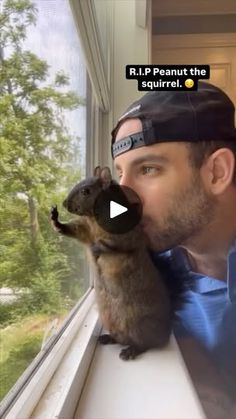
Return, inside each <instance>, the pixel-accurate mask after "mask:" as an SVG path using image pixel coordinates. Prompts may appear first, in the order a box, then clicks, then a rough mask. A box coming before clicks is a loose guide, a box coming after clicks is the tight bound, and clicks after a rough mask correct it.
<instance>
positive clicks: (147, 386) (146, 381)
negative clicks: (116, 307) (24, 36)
mask: <svg viewBox="0 0 236 419" xmlns="http://www.w3.org/2000/svg"><path fill="white" fill-rule="evenodd" d="M82 312H83V315H82ZM84 313H85V315H84ZM79 319H81V321H80V325H79V327H78V326H77V327H78V331H77V334H76V335H75V337H74V339H73V341H72V342H71V344H70V346H69V348H68V350H67V351H66V353H65V355H64V357H63V359H62V360H61V361H60V363H59V366H58V367H57V369H56V371H55V373H54V375H52V377H51V379H50V381H49V383H48V385H45V384H44V388H43V377H44V379H45V377H46V376H47V374H48V373H49V372H50V369H51V365H52V364H53V363H54V359H55V357H56V356H57V352H58V350H59V348H58V347H57V348H56V347H55V348H53V350H52V351H51V353H50V355H49V356H48V358H47V359H46V360H45V362H44V364H43V365H42V366H41V371H40V370H39V371H37V373H36V374H35V376H34V377H33V379H32V380H31V382H30V383H29V385H28V386H27V387H26V389H25V390H24V391H23V392H22V394H21V395H20V397H19V398H18V400H17V401H16V403H15V405H14V406H13V408H12V409H11V410H10V411H9V413H8V414H7V416H4V418H6V419H28V418H31V419H54V418H55V419H56V418H57V419H72V418H74V419H85V418H86V419H131V418H132V419H147V418H148V419H152V418H155V419H167V418H168V419H180V418H181V419H190V418H191V419H203V418H205V415H204V413H203V409H202V407H201V404H200V402H199V399H198V397H197V395H196V393H195V390H194V388H193V385H192V382H191V379H190V378H189V374H188V372H187V369H186V367H185V364H184V362H183V360H182V356H181V354H180V351H179V349H178V346H177V344H176V342H175V339H174V337H172V339H171V342H170V344H169V346H168V347H167V348H165V349H164V350H150V351H148V352H146V353H144V354H142V355H140V356H139V357H138V358H137V359H136V360H134V361H127V362H125V361H122V360H121V359H120V358H119V352H120V348H121V347H120V345H108V346H101V345H96V344H97V337H98V336H99V334H100V331H101V326H100V323H99V320H98V313H97V310H96V305H95V302H94V292H92V293H90V295H89V297H88V298H87V301H85V302H84V304H83V306H81V309H80V311H79V312H78V318H75V319H73V322H76V321H77V322H78V321H79ZM73 322H72V323H73ZM71 327H75V324H74V325H73V324H72V325H71ZM67 334H68V332H65V336H63V339H66V336H67ZM58 344H59V342H58ZM55 346H56V345H55ZM43 390H45V391H44V392H43Z"/></svg>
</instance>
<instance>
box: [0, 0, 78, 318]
mask: <svg viewBox="0 0 236 419" xmlns="http://www.w3.org/2000/svg"><path fill="white" fill-rule="evenodd" d="M36 16H37V10H36V8H35V6H34V4H33V2H31V1H30V0H3V3H2V13H1V14H0V233H1V243H0V287H2V286H8V287H12V288H14V289H21V288H24V289H27V293H26V294H25V295H23V296H22V298H21V300H19V301H18V303H17V304H16V305H15V306H13V307H15V311H14V313H15V314H14V313H13V310H10V309H9V310H8V309H6V308H3V307H2V308H1V312H0V323H1V321H2V322H3V323H4V324H5V323H6V315H7V313H8V314H9V322H11V321H13V320H14V319H15V318H16V317H19V316H24V315H26V314H27V313H33V312H36V311H37V312H38V311H41V312H43V313H55V312H60V310H62V307H63V302H64V300H65V299H68V301H71V300H72V299H73V298H75V299H76V298H78V296H79V295H80V294H81V289H82V288H81V282H80V280H79V279H80V277H81V276H82V277H83V278H84V272H83V269H84V268H83V265H84V254H83V251H82V250H81V247H77V248H76V249H75V247H74V245H72V244H71V242H69V241H67V240H66V239H63V238H59V237H58V236H57V234H56V233H55V232H54V231H53V229H52V227H51V225H50V219H49V212H50V208H51V206H52V205H53V204H56V203H57V204H58V203H60V202H62V201H63V199H64V197H65V195H66V194H67V192H68V189H69V187H71V185H72V184H73V183H76V182H78V180H79V179H80V177H81V172H80V166H79V164H80V156H79V155H78V151H77V150H78V145H79V139H78V138H75V137H73V136H72V135H70V133H69V130H68V127H67V126H66V125H65V122H64V114H65V112H68V111H72V110H74V109H76V108H78V106H82V105H84V104H85V101H84V99H83V98H80V97H78V95H77V94H76V93H75V92H73V91H70V90H68V85H69V77H68V76H67V75H66V74H64V72H63V71H62V70H61V71H59V72H58V73H57V74H55V77H54V82H53V83H50V84H49V83H48V82H47V80H48V71H49V66H48V64H47V63H46V62H45V61H43V60H41V59H40V58H38V57H37V56H36V55H35V54H34V53H32V52H31V51H27V50H25V49H24V39H25V38H26V36H27V28H28V26H30V25H31V24H35V23H36ZM63 215H64V217H66V214H63V212H62V216H63ZM76 251H77V253H76Z"/></svg>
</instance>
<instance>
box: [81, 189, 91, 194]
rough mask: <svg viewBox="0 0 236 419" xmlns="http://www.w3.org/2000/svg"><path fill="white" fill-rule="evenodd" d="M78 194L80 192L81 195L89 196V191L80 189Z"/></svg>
mask: <svg viewBox="0 0 236 419" xmlns="http://www.w3.org/2000/svg"><path fill="white" fill-rule="evenodd" d="M80 192H81V194H82V195H89V194H90V190H89V189H88V188H84V189H81V191H80Z"/></svg>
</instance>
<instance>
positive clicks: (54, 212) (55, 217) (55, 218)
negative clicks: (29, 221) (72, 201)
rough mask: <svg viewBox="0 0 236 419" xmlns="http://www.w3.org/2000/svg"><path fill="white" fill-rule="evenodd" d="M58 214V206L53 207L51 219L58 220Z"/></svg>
mask: <svg viewBox="0 0 236 419" xmlns="http://www.w3.org/2000/svg"><path fill="white" fill-rule="evenodd" d="M58 216H59V213H58V211H57V206H55V207H52V209H51V220H52V221H57V220H58Z"/></svg>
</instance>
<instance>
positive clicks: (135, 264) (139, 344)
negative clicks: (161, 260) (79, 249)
mask: <svg viewBox="0 0 236 419" xmlns="http://www.w3.org/2000/svg"><path fill="white" fill-rule="evenodd" d="M111 185H119V184H118V183H117V182H116V181H115V180H114V179H112V176H111V171H110V169H109V167H104V168H103V169H101V168H100V166H98V167H96V168H95V169H94V176H92V177H89V178H86V179H85V180H82V181H81V182H80V183H78V184H77V185H75V187H74V188H73V189H72V190H71V192H70V193H69V195H68V197H67V198H66V200H65V201H64V202H63V206H64V207H65V208H66V209H67V210H68V211H69V212H70V213H72V214H77V216H78V217H77V218H76V219H74V220H72V221H70V222H68V223H61V222H60V221H59V220H58V217H59V213H58V210H57V207H56V206H55V207H52V210H51V220H52V223H53V226H54V228H55V229H56V230H57V231H58V232H59V233H61V234H63V235H65V236H69V237H73V238H75V239H77V240H79V241H80V242H82V243H83V244H84V245H85V246H86V247H87V250H88V251H89V252H88V253H89V256H90V259H92V261H93V264H94V266H95V272H96V275H95V284H94V288H95V295H96V302H97V304H98V311H99V317H100V319H101V322H102V325H103V326H104V328H105V329H106V330H107V331H108V332H109V333H108V334H103V335H100V337H99V339H98V340H99V342H100V343H101V344H108V343H119V344H121V345H125V346H126V347H125V348H123V349H122V350H121V352H120V355H119V356H120V358H121V359H123V360H128V359H134V358H136V356H137V355H139V354H141V353H143V352H145V351H147V350H148V349H150V348H155V347H158V348H161V347H164V346H166V345H167V344H168V342H169V338H170V334H171V330H172V308H171V298H170V294H169V292H168V289H167V286H166V284H165V281H164V279H163V275H162V273H161V272H159V271H158V269H157V267H156V266H155V264H154V262H153V260H152V258H151V257H150V254H149V252H148V249H147V244H146V240H145V233H144V232H143V230H142V227H141V225H140V224H137V225H136V226H135V227H134V228H133V229H132V230H130V231H129V232H127V233H123V234H114V233H109V232H107V231H105V230H104V229H103V228H102V227H101V226H100V225H99V224H98V223H97V221H96V218H95V216H94V210H93V208H94V204H95V200H96V198H97V196H98V194H99V193H100V192H101V191H104V190H106V188H109V186H111Z"/></svg>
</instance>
